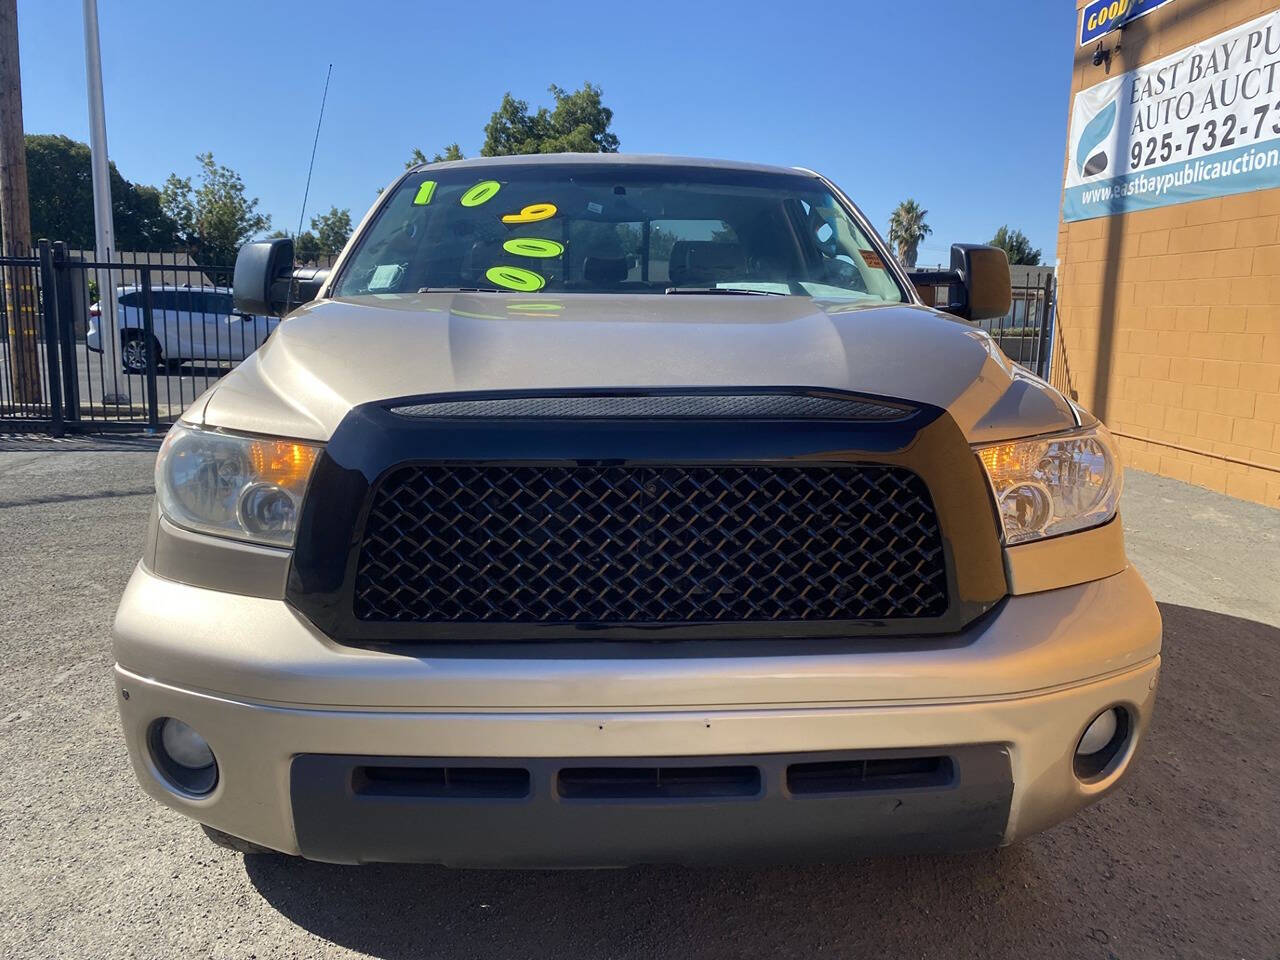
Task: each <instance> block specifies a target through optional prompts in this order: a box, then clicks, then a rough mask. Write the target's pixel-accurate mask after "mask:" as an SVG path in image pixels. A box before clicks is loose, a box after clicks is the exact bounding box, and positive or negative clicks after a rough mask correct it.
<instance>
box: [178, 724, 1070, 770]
mask: <svg viewBox="0 0 1280 960" xmlns="http://www.w3.org/2000/svg"><path fill="white" fill-rule="evenodd" d="M1085 736H1088V734H1086V735H1085ZM160 743H161V744H162V745H163V746H164V752H165V753H167V754H168V755H169V757H170V759H172V760H173V761H174V762H175V763H177V764H179V765H181V766H184V767H187V768H189V769H191V770H200V769H202V768H204V767H207V766H209V764H211V763H213V751H212V750H210V749H209V742H208V741H207V740H205V738H204V737H202V736H200V734H198V733H196V732H195V731H194V730H193V729H191V727H189V726H187V724H185V723H183V722H182V721H181V720H175V719H173V717H169V718H168V719H166V720H164V721H162V722H161V724H160Z"/></svg>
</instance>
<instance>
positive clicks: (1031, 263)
mask: <svg viewBox="0 0 1280 960" xmlns="http://www.w3.org/2000/svg"><path fill="white" fill-rule="evenodd" d="M991 245H992V246H993V247H999V248H1000V249H1001V250H1003V251H1004V252H1005V253H1007V254H1008V255H1009V262H1010V263H1021V264H1025V265H1026V266H1028V267H1038V266H1039V265H1040V250H1039V249H1038V248H1033V247H1032V246H1031V241H1030V240H1028V239H1027V237H1026V234H1024V233H1023V232H1022V231H1021V230H1010V229H1009V227H1008V224H1006V225H1005V226H1002V227H1001V228H1000V229H999V230H997V231H996V235H995V236H994V237H992V238H991Z"/></svg>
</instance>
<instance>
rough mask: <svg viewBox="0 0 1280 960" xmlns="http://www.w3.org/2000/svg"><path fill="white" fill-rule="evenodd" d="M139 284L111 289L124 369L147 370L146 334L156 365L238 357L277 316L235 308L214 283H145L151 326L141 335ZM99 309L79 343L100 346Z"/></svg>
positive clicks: (256, 342)
mask: <svg viewBox="0 0 1280 960" xmlns="http://www.w3.org/2000/svg"><path fill="white" fill-rule="evenodd" d="M143 297H144V291H143V290H142V289H141V288H140V287H119V288H117V291H116V327H117V329H118V330H119V331H120V363H121V366H122V368H123V369H124V372H125V373H146V372H147V348H148V339H149V340H150V349H151V352H152V357H153V359H154V362H155V366H156V369H158V370H164V369H165V368H166V366H169V367H176V366H177V365H179V364H181V363H184V362H197V363H204V362H213V363H216V362H222V361H233V362H234V361H240V360H243V359H244V358H245V357H247V356H248V355H249V354H251V353H253V351H255V350H257V349H258V347H260V346H262V344H263V343H264V342H265V341H266V339H267V337H269V336H270V335H271V331H272V330H274V329H275V327H276V324H277V323H279V320H278V319H277V318H275V317H266V316H259V315H256V314H251V313H244V312H240V311H237V310H236V309H235V308H234V305H233V302H232V295H231V291H230V290H227V289H218V288H214V287H191V286H154V287H152V288H151V329H152V335H151V337H150V338H148V337H147V333H146V322H145V314H144V310H143ZM101 328H102V311H101V307H100V306H99V305H98V304H94V305H93V306H92V307H91V308H90V310H89V329H88V332H87V334H86V337H85V343H86V345H87V346H88V348H89V349H90V350H94V351H97V352H99V353H100V352H101V351H102V344H101V341H100V340H99V337H100V336H101Z"/></svg>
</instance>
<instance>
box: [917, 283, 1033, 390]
mask: <svg viewBox="0 0 1280 960" xmlns="http://www.w3.org/2000/svg"><path fill="white" fill-rule="evenodd" d="M1009 272H1010V280H1011V282H1012V284H1013V300H1012V305H1011V307H1010V308H1009V312H1008V313H1007V314H1005V315H1004V316H1003V317H998V318H996V319H994V320H982V321H980V322H979V326H981V327H982V328H983V329H984V330H986V331H987V332H989V333H990V334H991V336H992V337H993V338H994V339H995V341H996V343H998V344H999V345H1000V349H1001V350H1003V351H1004V352H1005V355H1006V356H1008V357H1009V359H1010V360H1013V361H1015V362H1016V363H1019V364H1021V365H1022V366H1024V367H1026V368H1027V369H1028V370H1030V371H1031V372H1032V373H1034V374H1036V375H1037V376H1039V377H1044V378H1045V379H1049V374H1050V364H1051V362H1052V353H1053V350H1052V344H1053V339H1052V338H1053V326H1054V311H1055V301H1054V297H1055V290H1056V287H1055V285H1054V275H1053V269H1052V268H1051V267H1020V266H1013V267H1010V268H1009ZM911 278H912V280H913V281H914V282H915V284H916V289H917V291H919V293H920V295H921V297H922V298H923V299H924V302H925V303H927V304H930V305H932V306H936V307H938V308H939V309H945V308H946V306H947V305H948V304H950V303H952V302H953V299H952V298H953V296H954V294H953V291H952V289H951V287H952V284H954V283H955V282H956V278H955V275H954V274H952V272H951V271H949V270H936V271H934V270H930V271H914V272H913V273H912V274H911ZM957 299H958V298H957Z"/></svg>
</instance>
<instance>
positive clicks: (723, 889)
mask: <svg viewBox="0 0 1280 960" xmlns="http://www.w3.org/2000/svg"><path fill="white" fill-rule="evenodd" d="M1027 856H1028V853H1027V851H1026V850H1024V849H1022V848H1018V847H1014V848H1010V849H1007V850H1004V851H999V852H997V851H984V852H981V853H974V854H967V855H954V856H947V857H900V858H878V859H872V860H865V861H861V862H856V863H849V864H839V865H817V866H808V867H805V866H788V867H778V868H773V869H769V868H763V867H754V868H731V867H717V868H684V867H634V868H630V869H626V870H576V871H501V870H498V871H494V870H489V871H480V870H449V869H446V868H442V867H426V866H401V865H374V866H367V867H337V866H330V865H326V864H318V863H307V862H298V861H292V862H291V861H285V860H282V859H279V858H270V857H266V858H263V857H247V858H246V860H245V864H246V869H247V871H248V874H249V878H250V880H251V881H252V882H253V884H254V886H255V887H257V889H258V890H259V892H261V893H262V895H263V896H264V897H266V899H267V900H268V901H269V902H270V903H271V904H272V906H274V907H275V908H276V909H278V910H280V911H281V912H282V913H283V914H284V915H286V916H287V917H289V919H291V920H292V921H294V922H295V923H297V924H299V925H301V926H302V927H304V928H305V929H307V930H309V931H310V932H312V933H314V934H316V935H318V936H320V937H323V938H324V939H326V940H330V941H333V942H335V943H338V944H341V945H343V946H346V947H350V948H352V949H354V950H358V951H360V952H363V953H368V954H371V955H373V956H376V957H385V958H390V960H398V958H409V957H428V956H439V957H455V956H471V955H478V954H483V955H484V956H487V957H494V958H499V957H536V956H545V957H553V956H560V957H632V956H635V957H666V956H672V957H688V956H699V957H704V956H715V955H720V954H723V955H726V956H749V955H750V956H793V955H797V956H799V955H803V956H813V955H814V954H817V953H819V952H821V951H823V950H824V949H831V948H833V947H834V948H837V949H836V953H837V954H839V952H840V951H841V950H847V949H850V948H851V947H856V946H865V947H867V948H868V949H871V948H873V947H875V946H876V945H877V944H884V943H886V942H889V941H901V939H902V932H903V931H902V927H903V926H904V925H909V924H913V923H917V922H920V921H927V922H928V923H929V925H930V926H931V927H934V929H935V930H943V929H945V928H946V926H947V924H948V920H947V915H948V914H949V913H952V912H953V911H963V912H964V913H965V914H966V915H967V916H972V914H973V911H974V910H975V909H976V906H975V904H976V901H975V900H974V897H975V895H980V894H981V892H982V891H986V894H987V896H999V897H1000V898H1002V899H1004V900H1006V903H1007V905H1008V906H1009V907H1012V908H1013V909H1018V907H1017V905H1016V901H1018V900H1022V901H1024V903H1023V908H1027V907H1029V906H1030V902H1031V901H1032V900H1033V899H1035V898H1034V895H1033V893H1032V891H1031V889H1030V887H1029V886H1028V885H1027V884H1026V883H1024V881H1023V879H1022V878H1023V877H1024V876H1025V875H1027V873H1028V872H1027V871H1026V870H1024V869H1023V862H1024V861H1025V859H1026V858H1027ZM982 899H986V897H985V896H983V897H982ZM1010 901H1012V902H1010ZM1041 906H1044V905H1043V904H1041ZM1050 909H1052V907H1051V906H1050Z"/></svg>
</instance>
